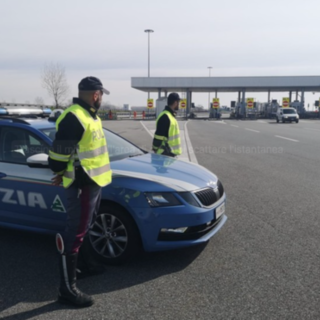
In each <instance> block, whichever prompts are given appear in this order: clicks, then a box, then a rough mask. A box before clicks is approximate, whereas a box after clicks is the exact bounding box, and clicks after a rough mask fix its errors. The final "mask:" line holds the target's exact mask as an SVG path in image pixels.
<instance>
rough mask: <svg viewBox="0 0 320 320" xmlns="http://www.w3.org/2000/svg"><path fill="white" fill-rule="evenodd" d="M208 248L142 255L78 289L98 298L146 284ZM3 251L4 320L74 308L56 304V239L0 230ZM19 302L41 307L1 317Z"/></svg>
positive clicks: (0, 298) (0, 304) (0, 289)
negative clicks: (98, 296) (101, 294)
mask: <svg viewBox="0 0 320 320" xmlns="http://www.w3.org/2000/svg"><path fill="white" fill-rule="evenodd" d="M205 247H206V244H202V245H197V246H194V247H190V248H186V249H179V250H172V251H165V252H157V253H143V254H141V256H139V257H137V258H136V259H135V260H133V261H131V262H130V263H128V264H124V265H121V266H108V267H107V270H106V272H105V273H104V274H102V275H99V276H95V277H88V278H85V279H82V280H79V281H78V286H79V288H80V289H81V290H83V291H84V292H86V293H88V294H91V295H94V294H99V293H108V292H112V291H116V290H120V289H125V288H128V287H132V286H135V285H138V284H142V283H144V282H148V281H150V280H153V279H156V278H158V277H162V276H163V275H168V274H171V273H175V272H178V271H180V270H183V269H185V268H186V267H187V266H188V265H189V264H191V263H192V262H193V261H194V260H195V259H196V258H197V257H198V255H199V254H200V253H201V252H202V251H203V249H204V248H205ZM0 248H1V249H0V261H1V264H0V319H3V320H9V319H10V320H11V319H12V320H25V319H30V318H33V317H36V316H38V315H44V314H50V312H53V311H55V310H59V309H60V310H61V309H69V308H71V309H72V307H68V306H67V307H66V306H63V305H60V304H58V303H57V302H56V298H57V290H58V285H59V272H58V253H57V250H56V248H55V241H54V237H52V236H44V235H38V234H32V233H28V232H21V231H15V230H8V229H1V228H0ZM46 302H47V303H46ZM19 303H33V304H37V306H35V307H34V308H33V309H31V310H30V309H29V310H27V311H22V312H20V313H19V312H18V313H15V314H12V315H9V316H5V317H4V316H1V312H3V311H5V310H8V309H10V308H11V307H14V306H16V305H18V304H19ZM44 303H46V304H44ZM39 304H41V306H39ZM30 307H31V306H30ZM24 310H25V309H24Z"/></svg>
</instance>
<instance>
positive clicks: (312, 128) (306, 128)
mask: <svg viewBox="0 0 320 320" xmlns="http://www.w3.org/2000/svg"><path fill="white" fill-rule="evenodd" d="M303 129H307V130H313V131H320V129H313V128H303Z"/></svg>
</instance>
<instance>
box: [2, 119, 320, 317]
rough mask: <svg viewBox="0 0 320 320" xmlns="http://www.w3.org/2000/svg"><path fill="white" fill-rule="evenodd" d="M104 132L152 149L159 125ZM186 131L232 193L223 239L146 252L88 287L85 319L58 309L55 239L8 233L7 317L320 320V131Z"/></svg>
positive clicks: (302, 127) (209, 124) (83, 284)
mask: <svg viewBox="0 0 320 320" xmlns="http://www.w3.org/2000/svg"><path fill="white" fill-rule="evenodd" d="M104 125H105V127H107V128H109V129H111V130H113V131H115V132H117V133H119V134H121V135H122V136H124V137H125V138H127V139H129V140H130V141H132V142H133V143H135V144H137V145H139V146H140V147H142V148H144V149H147V150H150V149H151V143H152V137H151V135H150V134H149V133H148V132H147V130H146V129H145V126H146V127H147V128H148V129H149V130H152V128H153V126H154V123H153V122H152V121H144V125H145V126H143V125H142V124H141V123H140V121H106V122H104ZM183 127H184V128H186V132H187V134H188V136H189V138H190V142H191V144H192V146H190V145H189V147H192V149H193V152H194V155H195V157H196V159H195V160H196V161H197V162H198V163H199V164H200V165H202V166H205V167H206V168H208V169H209V170H211V171H213V172H214V173H215V174H216V175H217V176H218V177H219V178H220V179H221V181H222V183H223V185H224V187H225V190H226V193H227V207H226V214H227V216H228V218H229V219H228V221H227V223H226V224H225V226H224V227H223V228H222V229H221V230H220V232H219V233H218V234H216V235H215V236H214V237H213V238H212V239H211V240H210V241H209V242H208V243H207V244H206V245H202V246H197V247H193V248H188V249H183V250H177V251H170V252H161V253H152V254H142V255H141V256H139V257H137V258H136V259H135V260H134V261H132V262H131V263H129V264H126V265H123V266H119V267H108V269H107V272H106V273H105V274H104V275H100V276H96V277H91V278H87V279H83V280H81V281H79V287H80V288H81V289H83V290H84V291H85V292H87V293H89V294H92V295H93V296H94V298H95V300H96V304H95V305H94V306H92V307H91V308H88V309H83V310H76V309H72V308H69V307H67V308H66V307H63V306H60V305H59V304H57V303H56V302H55V299H56V294H57V287H58V260H57V258H58V257H57V253H56V250H55V247H54V240H53V239H52V238H51V237H47V236H41V235H32V234H29V233H21V232H18V231H9V230H4V229H2V230H0V248H1V249H0V262H1V263H0V319H6V320H8V319H12V320H16V319H17V320H19V319H54V320H55V319H88V320H89V319H95V320H100V319H101V320H102V319H117V320H119V319H148V320H149V319H201V320H202V319H208V320H209V319H223V320H226V319H227V320H228V319H244V320H247V319H262V320H264V319H266V320H269V319H281V320H282V319H290V320H291V319H299V320H301V319H315V320H318V319H320V305H319V293H320V289H319V287H320V268H319V265H320V254H319V241H320V232H319V230H320V209H319V208H320V198H319V196H318V190H319V181H320V180H319V179H320V170H319V169H318V166H319V162H320V122H318V121H317V120H313V121H312V120H301V121H300V123H299V124H295V123H292V124H289V123H286V124H276V123H275V121H270V120H258V121H256V120H253V121H249V120H246V121H237V120H228V119H223V120H220V121H218V120H211V121H209V120H193V121H188V123H187V124H186V125H184V126H183ZM191 160H192V159H191ZM193 160H194V159H193Z"/></svg>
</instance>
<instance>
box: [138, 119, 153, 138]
mask: <svg viewBox="0 0 320 320" xmlns="http://www.w3.org/2000/svg"><path fill="white" fill-rule="evenodd" d="M140 123H141V125H142V126H143V127H144V128H145V130H146V131H147V132H148V133H149V134H150V136H151V138H153V134H152V133H151V131H150V130H149V129H148V128H147V127H146V125H145V124H144V123H143V121H140Z"/></svg>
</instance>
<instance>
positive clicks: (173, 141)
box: [153, 110, 182, 155]
mask: <svg viewBox="0 0 320 320" xmlns="http://www.w3.org/2000/svg"><path fill="white" fill-rule="evenodd" d="M165 114H166V115H167V116H168V118H169V120H170V127H169V133H168V138H167V137H163V136H159V135H156V134H155V135H154V138H155V139H158V140H162V144H161V146H160V147H159V148H158V147H156V146H153V148H154V149H155V150H156V153H157V154H162V153H163V151H164V149H163V148H162V146H164V145H165V143H168V145H169V147H170V148H171V152H172V153H174V154H175V155H180V154H181V153H182V149H181V140H180V130H179V124H178V121H177V119H176V118H175V117H174V116H173V115H172V114H171V113H170V111H167V110H164V111H162V112H161V113H160V115H159V117H158V119H157V121H156V125H157V124H158V121H159V119H160V118H161V117H162V116H163V115H165Z"/></svg>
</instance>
